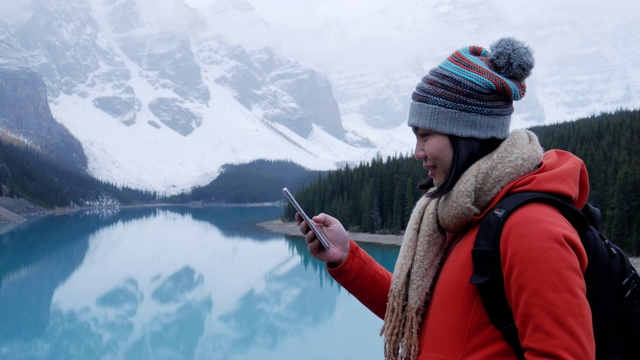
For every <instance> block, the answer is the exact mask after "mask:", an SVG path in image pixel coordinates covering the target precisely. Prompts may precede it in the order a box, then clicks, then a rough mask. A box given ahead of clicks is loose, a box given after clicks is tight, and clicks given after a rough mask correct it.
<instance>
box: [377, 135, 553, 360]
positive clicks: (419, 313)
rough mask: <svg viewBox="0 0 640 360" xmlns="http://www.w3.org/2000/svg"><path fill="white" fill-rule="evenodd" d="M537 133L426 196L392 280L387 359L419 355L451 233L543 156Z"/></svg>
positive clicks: (511, 142)
mask: <svg viewBox="0 0 640 360" xmlns="http://www.w3.org/2000/svg"><path fill="white" fill-rule="evenodd" d="M542 153H543V151H542V147H541V146H540V144H539V143H538V139H537V137H536V136H535V135H534V134H533V133H532V132H530V131H527V130H515V131H513V132H512V133H511V134H510V135H509V137H507V139H505V140H504V142H503V143H502V144H501V145H500V147H498V149H496V150H495V151H493V152H492V153H491V154H489V155H487V156H485V157H483V158H482V159H480V160H478V161H477V162H476V163H474V164H473V165H472V166H471V167H470V168H469V169H468V170H467V171H465V173H464V174H462V176H461V177H460V179H459V180H458V182H457V183H456V185H455V186H454V188H453V189H452V190H451V191H450V192H449V193H448V194H447V195H445V196H443V197H441V198H436V199H432V198H429V197H427V196H423V197H422V198H421V199H420V200H419V201H418V203H417V204H416V206H415V208H414V209H413V213H412V214H411V217H410V219H409V223H408V225H407V230H406V232H405V235H404V240H403V241H402V246H401V247H400V253H399V255H398V260H397V262H396V266H395V270H394V272H393V279H392V280H391V289H390V291H389V299H388V305H387V312H386V314H385V317H384V319H385V320H384V325H383V326H382V329H381V331H380V333H381V335H384V353H385V354H384V355H385V359H387V360H391V359H394V360H396V359H403V360H404V359H411V360H413V359H416V358H417V356H418V345H419V339H418V332H419V329H420V323H421V321H422V317H423V313H424V310H425V308H426V307H427V303H428V301H429V298H430V291H431V289H432V285H433V282H434V279H435V276H436V274H437V272H438V270H439V268H440V266H441V263H442V261H443V257H444V249H445V240H446V233H458V232H460V231H461V230H462V229H464V227H465V226H466V224H468V223H469V221H470V220H471V219H472V218H473V217H474V216H477V215H479V214H481V213H482V211H483V210H484V209H485V208H486V207H487V206H488V205H489V203H490V202H491V200H492V199H493V197H494V196H495V195H496V194H497V193H498V192H499V191H500V189H502V188H503V187H504V186H505V185H507V184H508V183H510V182H511V181H513V180H515V179H517V178H519V177H521V176H523V175H526V174H528V173H530V172H532V171H533V170H534V169H535V167H536V166H537V165H538V164H540V162H541V160H542Z"/></svg>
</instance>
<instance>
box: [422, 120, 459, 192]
mask: <svg viewBox="0 0 640 360" xmlns="http://www.w3.org/2000/svg"><path fill="white" fill-rule="evenodd" d="M413 133H414V134H415V136H416V149H415V152H414V156H415V157H416V159H418V160H422V167H424V168H425V169H426V170H427V171H429V177H430V178H431V179H433V184H434V185H435V187H440V185H442V184H443V183H444V180H445V179H446V178H447V175H449V169H450V168H451V160H452V159H453V147H452V146H451V141H449V137H448V136H447V135H444V134H440V133H437V132H434V131H431V130H427V129H422V128H417V127H414V128H413Z"/></svg>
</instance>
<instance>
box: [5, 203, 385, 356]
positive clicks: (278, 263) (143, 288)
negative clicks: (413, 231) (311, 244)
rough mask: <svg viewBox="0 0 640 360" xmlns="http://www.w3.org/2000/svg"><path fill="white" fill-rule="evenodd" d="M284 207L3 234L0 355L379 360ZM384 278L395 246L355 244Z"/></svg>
mask: <svg viewBox="0 0 640 360" xmlns="http://www.w3.org/2000/svg"><path fill="white" fill-rule="evenodd" d="M281 212H282V208H280V207H277V206H264V207H202V208H186V207H171V208H139V209H124V210H120V211H110V212H105V211H96V212H83V213H76V214H71V215H60V216H50V217H46V218H43V219H40V220H34V221H31V222H28V223H25V224H23V225H21V226H18V227H16V228H14V229H11V230H10V231H8V232H5V233H3V234H1V235H0V278H1V281H2V282H1V285H0V319H1V320H2V321H0V358H2V359H267V358H273V359H276V358H277V359H294V358H295V359H299V358H305V359H351V358H368V359H375V358H382V340H381V338H380V337H379V334H378V333H379V329H380V326H381V325H382V322H381V320H379V319H378V318H376V317H375V316H374V315H372V314H371V313H370V312H369V311H368V310H366V309H365V308H364V307H363V306H362V305H360V304H359V303H358V302H357V300H355V299H354V298H353V297H352V296H350V295H349V294H348V293H347V292H346V291H344V289H342V288H340V286H339V285H337V284H336V283H335V282H334V281H333V280H332V279H331V278H330V277H329V276H328V275H327V273H326V270H325V269H324V264H322V263H320V262H319V261H317V260H315V259H313V258H311V257H310V256H309V255H308V253H307V251H306V245H305V243H304V241H302V238H300V237H288V236H283V235H280V234H274V233H270V232H268V231H265V230H264V229H262V228H260V227H258V226H256V225H255V224H257V223H258V222H261V221H266V220H272V219H277V218H278V217H279V216H280V214H281ZM363 246H364V247H366V248H367V250H368V251H369V252H370V253H372V255H374V257H376V258H378V260H379V261H381V262H382V263H383V265H385V266H386V267H387V268H390V269H391V268H393V264H394V263H395V258H396V257H397V253H398V249H397V248H395V247H386V246H375V245H363Z"/></svg>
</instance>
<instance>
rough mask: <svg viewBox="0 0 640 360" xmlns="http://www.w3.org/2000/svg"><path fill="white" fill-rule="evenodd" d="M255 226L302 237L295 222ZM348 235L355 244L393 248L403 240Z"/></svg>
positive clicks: (277, 221) (363, 234)
mask: <svg viewBox="0 0 640 360" xmlns="http://www.w3.org/2000/svg"><path fill="white" fill-rule="evenodd" d="M257 225H258V226H260V227H262V228H264V229H267V230H269V231H271V232H275V233H280V234H284V235H289V236H299V237H302V234H301V233H300V230H299V229H298V224H297V223H296V222H295V221H289V222H284V221H282V220H271V221H264V222H261V223H258V224H257ZM348 234H349V238H351V239H352V240H353V241H356V242H366V243H372V244H380V245H393V246H400V245H401V244H402V238H403V236H402V235H390V234H369V233H356V232H351V231H348Z"/></svg>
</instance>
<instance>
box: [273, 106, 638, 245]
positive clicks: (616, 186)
mask: <svg viewBox="0 0 640 360" xmlns="http://www.w3.org/2000/svg"><path fill="white" fill-rule="evenodd" d="M529 130H531V131H533V132H534V133H535V134H537V135H538V137H539V140H540V143H541V145H542V146H543V148H544V149H545V150H548V149H561V150H566V151H569V152H571V153H573V154H575V155H577V156H578V157H580V158H581V159H582V160H583V161H584V162H585V165H586V167H587V171H588V173H589V180H590V195H589V202H590V203H591V204H593V205H595V206H596V207H598V208H600V210H601V212H602V227H601V231H602V233H603V234H604V235H605V236H606V237H607V238H608V239H610V240H612V241H613V242H614V243H616V244H618V245H619V246H620V247H621V248H622V249H623V250H624V251H625V252H627V253H628V254H629V255H634V256H638V255H640V187H639V186H638V184H640V164H639V161H640V160H638V159H639V158H640V110H633V111H631V110H620V111H617V112H615V113H607V114H601V115H598V116H592V117H590V118H586V119H581V120H577V121H572V122H564V123H559V124H553V125H545V126H536V127H532V128H530V129H529ZM407 131H409V129H407ZM412 150H413V149H408V152H407V153H406V154H397V155H394V156H389V157H386V158H382V157H380V156H378V157H376V158H374V159H372V160H369V161H363V162H361V163H360V164H359V165H357V166H354V167H345V168H343V169H339V170H336V171H332V172H329V173H327V174H324V175H322V176H320V177H318V178H317V179H316V180H315V181H313V182H312V183H311V184H310V185H308V186H306V187H302V188H299V189H298V191H296V194H295V195H296V198H297V199H298V201H299V202H300V204H302V205H303V207H304V208H305V211H306V212H307V213H308V214H309V215H311V214H317V213H320V212H324V213H327V214H331V215H332V216H335V217H336V218H338V219H340V221H341V222H342V223H343V225H344V226H345V227H346V228H347V229H349V230H350V231H354V232H369V233H390V234H399V233H402V231H403V230H404V228H405V226H406V224H407V222H408V220H409V215H410V214H411V210H412V208H413V205H414V204H415V203H416V201H417V200H418V199H419V197H420V196H422V194H423V191H422V190H419V189H418V188H417V184H418V183H419V182H420V181H421V180H423V179H424V178H425V177H426V176H427V175H426V172H425V170H424V169H423V168H422V163H421V162H420V161H417V160H416V159H415V158H414V157H413V152H412ZM294 214H295V209H293V207H292V206H290V205H287V206H286V207H285V210H284V213H283V219H285V220H292V219H293V215H294Z"/></svg>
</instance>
